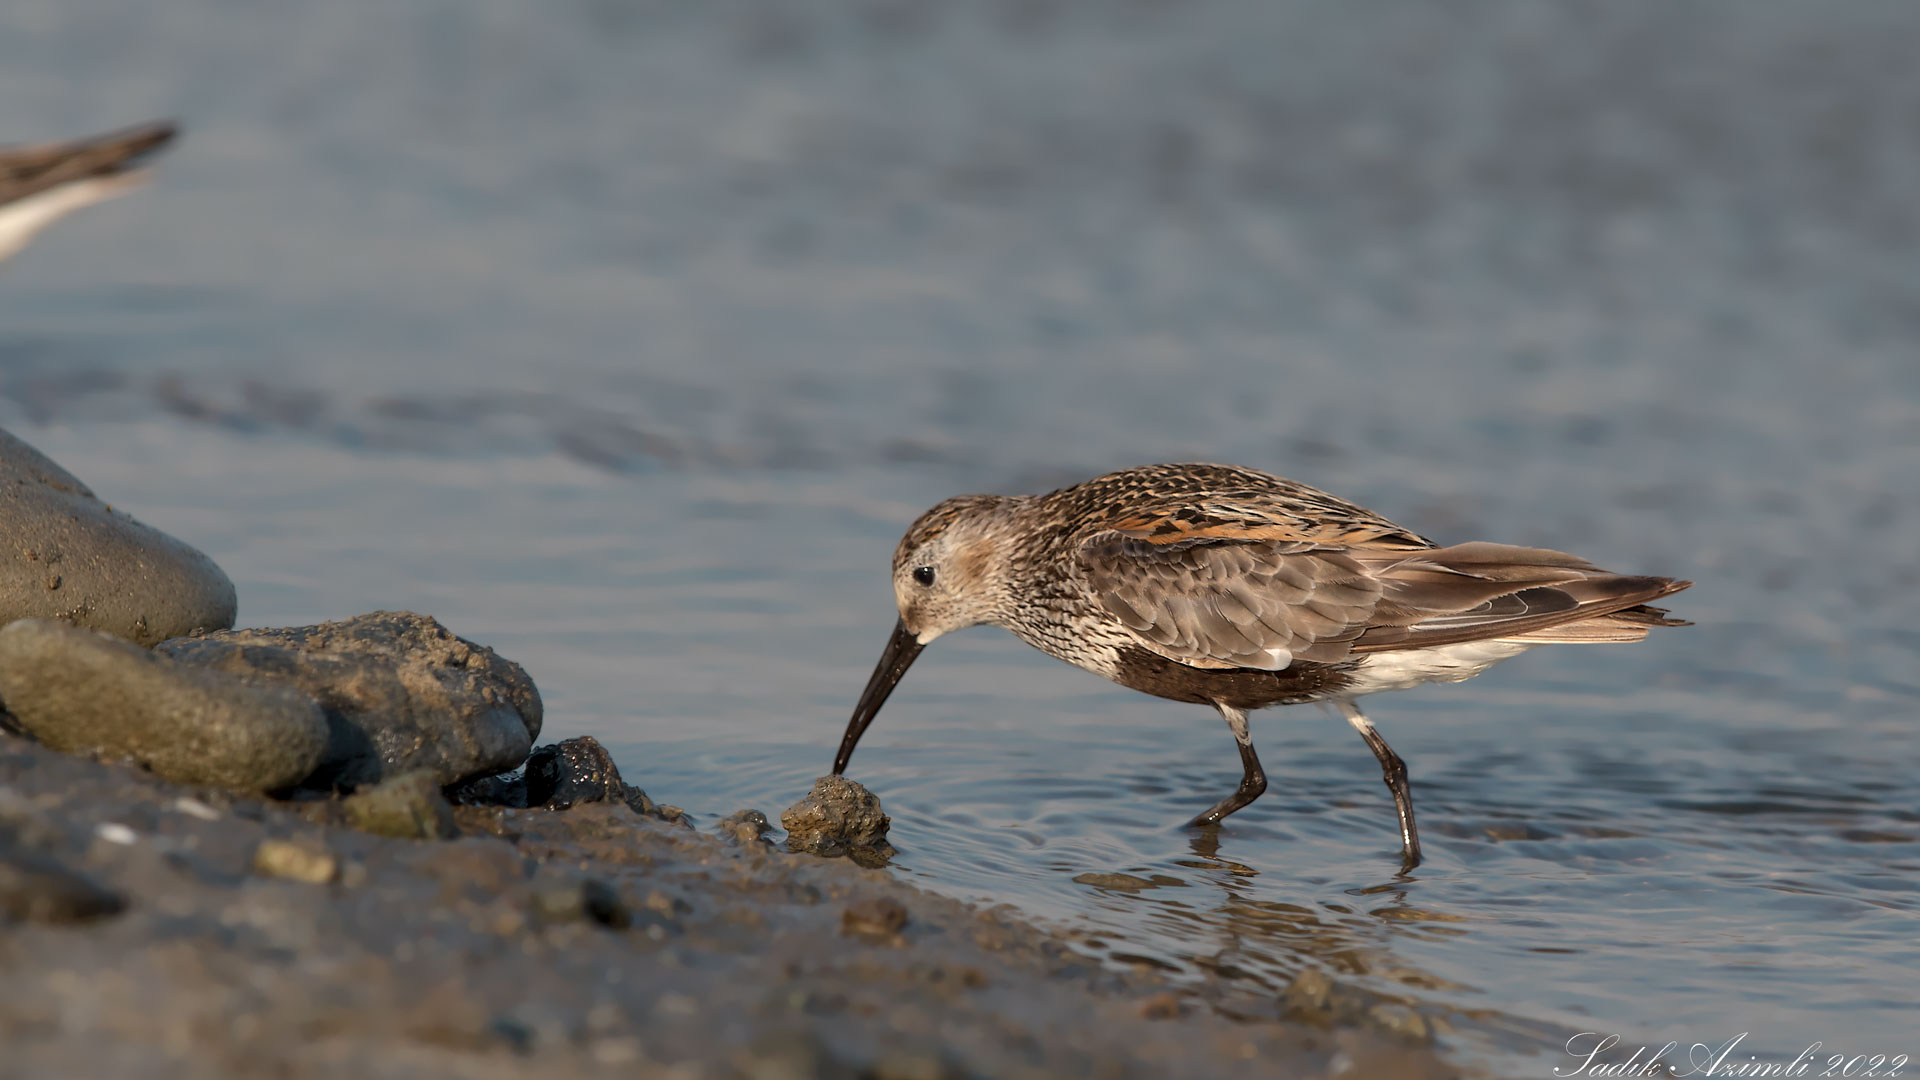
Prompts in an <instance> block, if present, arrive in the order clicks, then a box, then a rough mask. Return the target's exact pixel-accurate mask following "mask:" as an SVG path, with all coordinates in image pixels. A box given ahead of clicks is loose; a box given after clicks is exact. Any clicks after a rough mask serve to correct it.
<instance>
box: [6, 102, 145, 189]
mask: <svg viewBox="0 0 1920 1080" xmlns="http://www.w3.org/2000/svg"><path fill="white" fill-rule="evenodd" d="M176 133H177V129H176V128H175V127H174V125H173V124H172V123H170V122H167V121H156V122H154V123H151V124H141V125H139V126H138V127H131V128H127V129H125V130H124V131H115V132H111V133H109V134H106V135H96V136H93V137H91V138H86V139H75V140H71V141H68V142H57V143H40V144H37V145H32V146H0V203H8V202H13V201H14V200H16V199H24V198H26V197H27V196H29V195H33V194H36V193H38V192H41V191H45V190H47V189H48V188H52V187H57V186H59V185H61V184H66V183H71V182H73V181H75V180H85V179H87V178H89V177H96V176H111V175H115V174H118V173H121V172H125V171H127V170H129V169H132V168H134V167H136V166H138V165H139V163H140V161H141V159H142V158H144V157H145V156H146V155H147V154H149V153H152V152H153V151H155V150H158V149H159V148H160V147H162V146H165V145H166V144H167V143H168V142H170V141H172V139H173V137H174V135H175V134H176Z"/></svg>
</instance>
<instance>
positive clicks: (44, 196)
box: [0, 173, 136, 260]
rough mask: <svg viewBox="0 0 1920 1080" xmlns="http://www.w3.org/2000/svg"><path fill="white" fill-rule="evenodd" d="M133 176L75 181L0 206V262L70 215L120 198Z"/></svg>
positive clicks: (129, 174) (124, 175)
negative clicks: (36, 235) (90, 205)
mask: <svg viewBox="0 0 1920 1080" xmlns="http://www.w3.org/2000/svg"><path fill="white" fill-rule="evenodd" d="M133 175H136V174H131V173H128V174H122V175H120V176H113V177H91V178H88V179H85V180H75V181H73V182H71V183H66V184H60V185H58V186H56V187H51V188H48V189H47V190H45V191H37V192H34V193H33V194H32V195H29V196H27V197H26V198H24V199H17V200H15V201H13V202H10V203H7V204H5V205H3V206H0V260H4V259H6V258H8V257H10V256H12V255H13V254H14V253H15V252H17V251H19V250H20V249H21V248H23V247H26V246H27V242H28V241H30V240H32V239H33V238H34V235H35V234H36V233H38V232H39V231H40V230H41V229H44V228H46V227H47V226H48V225H51V224H53V223H54V222H55V221H57V220H59V219H60V218H62V217H65V216H66V215H67V214H69V213H72V212H73V211H75V210H78V209H79V208H81V207H83V206H87V205H89V204H91V203H97V202H99V201H101V200H102V199H110V198H112V197H113V196H115V195H118V194H120V192H121V191H123V190H125V189H126V187H127V186H128V183H129V178H130V177H131V176H133Z"/></svg>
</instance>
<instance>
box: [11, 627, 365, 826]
mask: <svg viewBox="0 0 1920 1080" xmlns="http://www.w3.org/2000/svg"><path fill="white" fill-rule="evenodd" d="M0 701H5V702H6V707H7V709H8V711H10V712H11V713H12V714H13V716H14V718H15V720H16V721H18V723H19V724H20V726H21V727H23V728H25V729H26V730H27V731H28V732H30V733H31V734H32V735H33V736H34V737H35V738H38V739H39V740H40V741H41V742H43V743H45V744H47V745H48V746H50V747H52V748H53V749H55V750H62V751H66V752H68V753H84V752H102V753H107V754H113V755H117V756H123V757H130V758H132V759H133V760H135V761H137V762H139V763H140V764H142V765H144V766H146V767H147V768H149V769H151V770H153V771H154V772H155V773H158V774H159V775H161V776H164V777H166V778H167V779H169V780H175V781H178V782H180V783H183V784H205V785H208V786H212V787H223V788H231V789H234V790H239V791H272V790H275V789H278V788H284V787H287V786H289V785H292V784H296V783H298V782H299V781H300V780H301V779H302V778H303V777H305V776H306V775H307V774H309V773H311V772H312V771H313V770H314V767H315V766H317V765H318V764H319V763H320V761H321V754H322V752H323V751H324V750H325V749H326V745H327V721H326V717H324V716H323V715H321V712H320V708H319V706H317V705H315V704H314V703H313V701H312V699H310V698H308V697H307V696H306V695H305V694H302V693H300V692H299V691H297V690H295V689H293V688H292V687H286V686H251V685H248V684H247V683H244V682H242V681H241V680H239V679H235V678H233V677H232V676H229V675H224V674H221V673H220V672H217V671H209V670H207V669H204V668H196V667H189V666H187V665H184V664H180V663H177V662H175V661H174V660H172V659H170V658H168V657H166V656H162V655H159V654H157V653H152V652H148V651H147V650H145V649H142V648H140V647H138V646H136V645H131V644H129V643H127V642H125V641H122V640H120V639H119V638H116V637H111V636H109V635H106V634H102V633H98V632H96V631H93V630H82V629H80V628H79V627H76V626H70V625H68V624H67V623H64V622H60V621H57V620H52V619H22V620H20V621H19V622H15V623H12V624H10V625H8V626H6V627H5V628H0Z"/></svg>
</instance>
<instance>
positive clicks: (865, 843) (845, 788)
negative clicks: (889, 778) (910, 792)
mask: <svg viewBox="0 0 1920 1080" xmlns="http://www.w3.org/2000/svg"><path fill="white" fill-rule="evenodd" d="M780 824H781V825H782V826H783V827H784V828H785V829H786V830H787V846H788V847H789V848H791V849H793V850H794V851H807V852H812V853H814V854H816V855H841V854H847V853H851V852H856V851H861V850H865V851H872V852H879V853H882V854H890V853H891V852H892V847H891V845H889V844H888V843H887V828H888V826H890V825H892V824H893V821H892V819H890V818H888V817H887V815H886V813H885V812H884V811H882V810H881V809H880V799H879V797H878V796H876V795H874V793H873V792H871V791H868V790H867V789H866V788H864V787H861V786H860V785H859V784H857V783H855V782H854V781H852V780H849V779H847V778H846V777H844V776H823V777H821V778H820V779H818V780H815V781H814V782H813V790H812V791H810V792H808V793H807V797H806V798H804V799H802V800H800V801H799V802H797V803H794V804H793V805H792V806H789V807H787V808H786V809H785V810H783V811H781V813H780Z"/></svg>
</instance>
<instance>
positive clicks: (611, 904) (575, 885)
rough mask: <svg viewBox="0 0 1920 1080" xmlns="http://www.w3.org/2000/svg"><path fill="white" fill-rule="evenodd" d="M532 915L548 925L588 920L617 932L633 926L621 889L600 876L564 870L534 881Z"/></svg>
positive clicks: (548, 873)
mask: <svg viewBox="0 0 1920 1080" xmlns="http://www.w3.org/2000/svg"><path fill="white" fill-rule="evenodd" d="M533 913H534V914H535V915H537V916H539V918H540V920H541V921H542V922H547V923H560V922H577V921H580V920H586V921H588V922H594V923H598V924H600V925H601V926H606V927H611V928H613V929H615V930H621V929H625V928H626V927H628V926H631V925H633V911H632V909H630V908H628V907H627V902H626V901H625V900H623V899H621V898H620V891H619V890H618V889H615V888H614V887H613V886H612V885H609V884H607V883H606V882H605V881H602V880H600V879H599V878H597V877H587V876H584V875H577V874H568V873H565V872H563V871H547V872H543V873H542V874H541V875H540V876H539V877H536V878H535V879H534V881H533Z"/></svg>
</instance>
